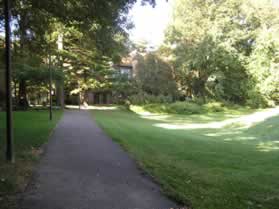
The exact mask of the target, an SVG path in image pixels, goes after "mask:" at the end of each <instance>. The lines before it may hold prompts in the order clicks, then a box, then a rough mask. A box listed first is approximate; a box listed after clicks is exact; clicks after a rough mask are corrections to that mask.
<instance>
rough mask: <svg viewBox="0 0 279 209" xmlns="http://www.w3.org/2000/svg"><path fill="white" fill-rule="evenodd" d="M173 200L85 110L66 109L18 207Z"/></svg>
mask: <svg viewBox="0 0 279 209" xmlns="http://www.w3.org/2000/svg"><path fill="white" fill-rule="evenodd" d="M171 207H175V204H174V203H173V202H171V201H170V200H168V199H167V198H166V197H164V196H163V195H162V194H161V193H160V190H159V187H158V186H157V185H156V184H154V183H153V182H152V181H151V180H150V179H149V178H147V177H144V176H143V175H142V174H141V172H140V170H139V169H138V168H137V167H136V165H135V163H134V161H133V160H131V159H130V157H129V156H128V155H127V153H125V152H124V151H123V150H122V149H121V148H120V147H119V146H118V145H117V144H115V143H114V142H113V141H112V140H111V139H110V138H109V137H108V136H106V135H105V134H104V132H103V131H102V130H101V129H100V128H98V127H97V125H96V123H95V122H94V121H93V120H92V118H91V116H90V114H89V112H87V111H65V113H64V116H63V118H62V120H61V121H60V123H59V124H58V126H57V128H56V129H55V131H54V133H53V135H52V137H51V139H50V142H49V144H48V145H47V148H46V153H45V154H44V156H43V157H42V160H41V162H40V164H39V166H38V168H37V169H36V171H35V174H34V179H33V182H32V183H31V184H30V186H29V187H28V188H27V191H26V193H25V194H24V197H23V201H22V203H21V207H20V208H21V209H136V208H137V209H145V208H146V209H165V208H171Z"/></svg>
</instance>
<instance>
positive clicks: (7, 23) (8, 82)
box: [4, 0, 14, 162]
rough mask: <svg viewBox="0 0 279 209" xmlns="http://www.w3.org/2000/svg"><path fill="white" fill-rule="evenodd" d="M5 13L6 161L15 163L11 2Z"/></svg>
mask: <svg viewBox="0 0 279 209" xmlns="http://www.w3.org/2000/svg"><path fill="white" fill-rule="evenodd" d="M4 13H5V45H6V47H5V61H6V111H7V114H6V122H7V127H6V131H7V147H6V159H7V161H9V162H14V153H13V107H12V106H13V104H12V85H11V82H12V72H11V28H10V20H11V16H10V2H9V0H5V1H4Z"/></svg>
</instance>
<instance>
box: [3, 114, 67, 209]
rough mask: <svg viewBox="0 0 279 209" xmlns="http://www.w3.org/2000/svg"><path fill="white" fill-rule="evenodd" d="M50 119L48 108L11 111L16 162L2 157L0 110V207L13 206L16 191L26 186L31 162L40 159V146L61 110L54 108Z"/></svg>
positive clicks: (45, 139) (32, 163) (4, 208)
mask: <svg viewBox="0 0 279 209" xmlns="http://www.w3.org/2000/svg"><path fill="white" fill-rule="evenodd" d="M53 115H54V118H53V121H51V122H50V121H49V117H48V111H43V110H41V111H27V112H15V113H14V147H15V159H16V163H15V164H10V163H7V162H6V161H5V135H4V134H5V114H4V113H3V112H1V113H0V208H1V209H6V208H9V209H10V208H16V201H17V193H19V192H22V190H23V189H24V188H25V186H26V184H27V182H28V178H29V177H30V176H31V174H32V169H33V166H34V163H35V162H36V161H37V160H38V159H39V155H40V153H41V150H40V147H41V146H42V145H43V144H44V143H46V142H47V140H48V138H49V135H50V133H51V131H52V130H53V128H54V127H55V125H56V124H57V122H58V120H59V118H60V117H61V115H62V111H55V112H54V114H53Z"/></svg>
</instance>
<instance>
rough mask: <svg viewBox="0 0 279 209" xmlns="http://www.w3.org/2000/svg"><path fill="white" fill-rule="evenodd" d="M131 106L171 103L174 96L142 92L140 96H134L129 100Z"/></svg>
mask: <svg viewBox="0 0 279 209" xmlns="http://www.w3.org/2000/svg"><path fill="white" fill-rule="evenodd" d="M128 100H129V101H130V103H131V104H134V105H145V104H154V103H155V104H157V103H158V104H159V103H171V102H172V100H173V99H172V96H170V95H168V96H165V95H158V96H155V95H151V94H147V93H144V92H140V93H138V94H135V95H132V96H130V97H129V98H128Z"/></svg>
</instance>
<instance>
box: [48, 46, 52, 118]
mask: <svg viewBox="0 0 279 209" xmlns="http://www.w3.org/2000/svg"><path fill="white" fill-rule="evenodd" d="M48 70H49V120H52V70H51V54H50V50H49V60H48Z"/></svg>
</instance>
